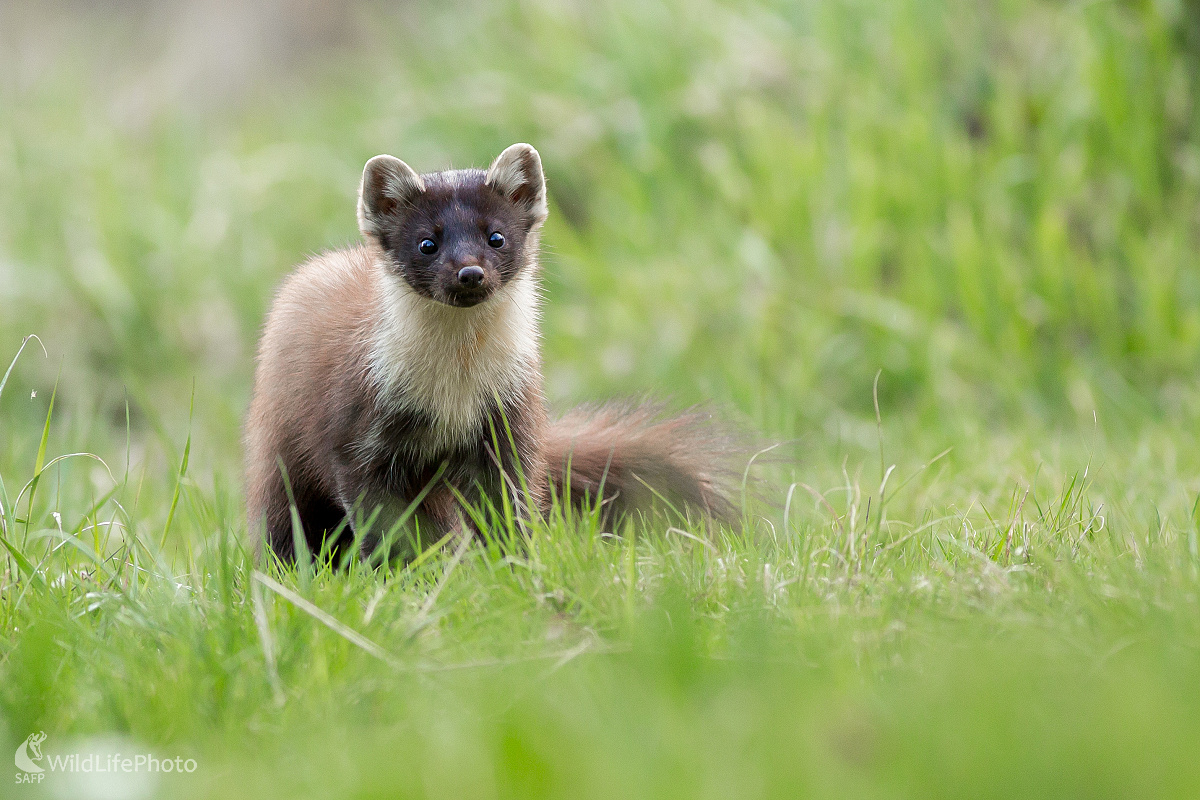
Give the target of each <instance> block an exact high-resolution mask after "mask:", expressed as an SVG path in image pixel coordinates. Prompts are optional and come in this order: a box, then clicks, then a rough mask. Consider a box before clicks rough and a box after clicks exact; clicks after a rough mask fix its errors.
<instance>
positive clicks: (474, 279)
mask: <svg viewBox="0 0 1200 800" xmlns="http://www.w3.org/2000/svg"><path fill="white" fill-rule="evenodd" d="M458 282H459V283H460V284H461V285H462V286H463V287H464V288H467V289H478V288H479V286H480V285H481V284H482V283H483V267H479V266H476V265H475V264H471V265H470V266H468V267H463V268H462V269H460V270H459V271H458Z"/></svg>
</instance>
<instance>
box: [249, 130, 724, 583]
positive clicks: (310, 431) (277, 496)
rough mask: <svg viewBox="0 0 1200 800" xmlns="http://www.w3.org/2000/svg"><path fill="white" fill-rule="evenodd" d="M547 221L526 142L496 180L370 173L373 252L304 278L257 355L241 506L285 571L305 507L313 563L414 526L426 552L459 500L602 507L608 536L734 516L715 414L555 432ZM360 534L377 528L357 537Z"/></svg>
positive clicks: (505, 157) (611, 416)
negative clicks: (400, 526)
mask: <svg viewBox="0 0 1200 800" xmlns="http://www.w3.org/2000/svg"><path fill="white" fill-rule="evenodd" d="M547 210H548V208H547V201H546V184H545V179H544V177H543V174H542V162H541V158H540V156H539V155H538V152H537V151H536V150H535V149H534V148H533V147H531V146H530V145H528V144H514V145H513V146H511V147H509V148H508V149H506V150H505V151H504V152H503V153H501V154H500V156H499V157H498V158H497V159H496V160H495V161H494V162H493V163H492V165H491V166H490V167H489V168H488V169H487V170H486V171H485V170H480V169H462V170H449V171H444V172H434V173H429V174H423V175H418V174H417V173H416V172H415V171H413V169H412V168H411V167H409V166H408V165H407V164H405V163H404V162H403V161H400V160H399V159H397V158H394V157H392V156H388V155H380V156H376V157H375V158H372V159H371V160H370V161H368V162H367V164H366V168H365V169H364V170H363V176H362V183H361V186H360V190H359V201H358V224H359V230H360V231H361V232H362V235H363V239H364V242H363V244H362V245H360V246H356V247H352V248H350V249H346V250H339V251H336V252H331V253H325V254H323V255H319V256H317V257H315V258H312V259H311V260H309V261H307V262H306V263H304V264H302V265H301V266H300V267H299V268H297V269H296V270H295V272H293V273H292V274H291V275H290V276H289V277H288V278H287V280H286V281H285V282H284V284H283V286H282V288H281V289H280V290H279V292H278V294H277V296H276V297H275V301H274V305H273V307H272V308H271V311H270V313H269V314H268V316H267V321H266V326H265V330H264V332H263V336H262V341H261V343H260V345H259V351H258V367H257V372H256V375H255V382H254V398H253V401H252V403H251V406H250V412H249V416H248V419H247V422H246V454H247V506H248V509H247V510H248V518H249V524H250V530H251V533H252V535H255V536H258V537H262V538H261V542H263V543H265V544H266V545H267V546H268V547H269V548H270V549H271V550H272V551H273V552H274V553H275V554H276V555H277V556H278V557H279V558H280V559H281V560H283V561H290V560H292V559H294V558H295V557H296V552H295V546H294V538H293V537H294V535H296V533H295V532H294V530H293V527H294V525H293V519H292V510H293V508H294V510H295V512H296V514H297V516H298V521H299V523H300V529H302V534H303V537H304V540H305V541H306V543H307V545H308V548H309V549H310V551H312V552H314V553H321V552H325V553H331V554H335V555H336V554H338V553H341V552H342V551H343V550H344V549H345V548H347V547H348V546H349V545H350V544H351V543H356V542H357V543H358V547H359V549H360V551H361V553H362V554H363V555H370V554H371V553H372V551H373V549H374V548H376V547H377V546H378V544H379V536H380V534H381V533H383V532H385V531H387V530H388V529H389V526H390V525H392V524H393V523H394V522H396V521H398V520H401V519H406V518H407V519H409V520H411V521H410V522H409V523H406V524H408V525H410V526H411V525H412V523H413V522H415V523H416V527H417V528H418V529H419V530H420V532H421V537H420V538H421V540H422V541H425V542H428V541H430V539H429V535H430V534H433V535H435V536H437V537H438V538H441V537H442V536H444V535H445V534H447V533H450V532H453V531H455V530H456V529H458V530H462V531H463V532H464V533H467V532H469V531H470V530H471V529H472V524H471V522H470V520H471V517H470V516H469V515H468V514H466V513H464V509H463V508H462V506H461V503H462V502H463V501H464V500H465V501H467V502H468V503H472V504H479V503H480V502H481V501H484V502H488V501H490V502H492V503H495V504H496V505H497V507H500V504H501V500H502V499H503V498H502V497H501V495H502V493H506V494H507V495H508V500H509V501H511V502H512V503H513V507H515V508H516V509H517V510H518V513H519V514H521V515H523V516H524V518H526V519H528V515H529V514H536V513H541V512H545V511H546V510H547V509H548V508H549V507H550V505H551V502H552V496H553V493H555V492H559V493H561V495H562V497H561V499H562V500H564V501H565V502H569V503H572V504H574V505H575V506H576V507H580V506H584V505H586V504H590V503H599V504H600V507H601V508H602V509H603V510H604V514H605V518H606V519H607V520H609V521H611V520H615V519H618V518H620V517H621V516H622V515H625V514H628V513H630V512H634V511H641V510H645V509H647V508H648V507H649V506H650V505H651V504H652V502H653V501H654V499H655V497H656V496H659V497H662V498H665V499H667V500H668V501H669V502H670V503H672V504H674V503H678V504H680V506H679V507H689V508H692V509H694V510H697V511H699V512H701V513H703V514H706V515H709V516H710V517H716V518H718V519H724V520H729V519H731V518H732V516H733V512H734V501H733V499H732V498H733V493H732V492H731V491H730V486H731V485H732V484H731V482H730V477H731V474H732V473H731V472H730V471H729V470H728V469H727V465H728V463H729V455H730V449H729V448H728V446H727V445H726V441H727V439H726V438H725V436H724V435H722V434H721V433H720V432H719V431H718V430H717V429H716V428H715V427H714V425H713V424H712V421H711V420H710V419H709V415H708V414H706V413H703V412H698V411H692V412H689V413H685V414H683V415H679V416H675V417H668V416H665V415H663V414H662V413H660V407H659V406H656V405H653V404H623V405H622V404H608V405H600V406H595V407H591V408H584V409H579V410H576V411H574V412H572V413H569V414H568V415H567V416H565V417H563V418H562V419H559V420H556V421H550V420H549V419H548V417H547V412H546V407H545V406H546V404H545V400H544V398H543V394H542V372H541V354H540V350H539V317H540V306H541V290H540V286H539V275H538V243H539V237H540V231H541V227H542V223H543V222H545V220H546V215H547ZM568 487H569V491H568ZM601 495H603V496H601ZM414 501H419V502H417V503H416V504H415V506H414V505H413V504H414ZM410 506H413V509H411V510H410ZM589 507H591V508H595V506H589ZM406 515H407V516H406ZM366 520H372V524H371V525H370V532H369V533H368V532H365V531H360V530H357V529H358V528H359V527H366V526H365V525H364V521H366ZM334 534H336V537H337V538H336V541H332V540H331V541H326V540H327V538H329V537H332V536H333V535H334ZM356 534H357V535H356ZM435 540H436V539H435Z"/></svg>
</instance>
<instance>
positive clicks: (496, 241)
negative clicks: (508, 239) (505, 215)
mask: <svg viewBox="0 0 1200 800" xmlns="http://www.w3.org/2000/svg"><path fill="white" fill-rule="evenodd" d="M488 244H490V245H491V246H492V247H496V248H500V247H504V234H503V233H501V232H500V231H496V232H495V233H493V234H492V235H491V236H489V237H488Z"/></svg>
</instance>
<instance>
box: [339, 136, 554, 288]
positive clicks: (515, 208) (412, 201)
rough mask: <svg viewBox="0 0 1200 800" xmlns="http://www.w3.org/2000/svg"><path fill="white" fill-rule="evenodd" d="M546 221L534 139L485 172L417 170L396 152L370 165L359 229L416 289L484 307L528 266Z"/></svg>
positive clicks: (515, 147)
mask: <svg viewBox="0 0 1200 800" xmlns="http://www.w3.org/2000/svg"><path fill="white" fill-rule="evenodd" d="M545 220H546V182H545V179H544V178H543V177H542V159H541V157H540V156H538V152H537V150H534V149H533V148H532V147H530V146H529V145H527V144H514V145H513V146H512V147H509V148H508V149H507V150H505V151H504V152H503V153H501V154H500V156H499V158H497V159H496V160H495V161H494V162H492V165H491V166H490V167H488V169H487V171H486V172H485V171H483V170H481V169H462V170H449V171H447V172H431V173H428V174H425V175H418V174H417V173H416V172H414V171H413V169H412V167H410V166H408V165H407V164H405V163H404V162H403V161H401V160H400V159H398V158H393V157H392V156H375V157H374V158H372V159H371V160H370V161H368V162H367V166H366V169H364V170H363V178H362V186H361V188H360V190H359V196H358V227H359V230H361V231H362V233H363V236H365V237H366V238H367V239H368V240H373V241H375V242H376V243H377V244H378V245H379V246H380V247H381V248H382V249H383V252H384V253H385V254H386V256H387V258H388V266H389V267H390V268H391V269H392V270H394V271H395V272H396V273H397V274H399V275H400V276H401V277H403V279H404V280H405V281H406V282H407V283H408V285H409V286H410V287H412V289H413V291H415V292H417V293H418V294H420V295H423V296H425V297H428V298H430V299H432V300H436V301H438V302H440V303H445V304H447V305H451V306H458V307H460V308H467V307H470V306H475V305H478V304H480V303H482V302H484V301H485V300H487V299H488V298H489V297H491V296H492V295H493V294H495V292H496V291H497V290H498V289H500V288H501V287H502V286H504V285H505V284H506V283H508V282H509V281H511V280H512V279H513V278H515V277H516V276H517V275H519V274H520V273H521V272H522V271H523V270H524V269H526V268H527V267H529V265H530V264H532V263H533V262H534V261H535V259H536V255H537V253H536V251H537V244H538V229H539V228H540V227H541V224H542V223H543V222H544V221H545Z"/></svg>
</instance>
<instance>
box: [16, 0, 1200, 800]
mask: <svg viewBox="0 0 1200 800" xmlns="http://www.w3.org/2000/svg"><path fill="white" fill-rule="evenodd" d="M515 141H528V142H531V143H532V144H534V145H535V146H536V147H537V148H538V150H539V151H540V153H541V155H542V158H543V161H544V165H545V169H546V175H547V181H548V185H549V191H550V207H551V214H550V219H549V221H548V223H547V226H546V231H545V235H544V254H543V272H544V277H545V288H546V307H545V320H544V331H543V332H544V350H545V361H546V364H545V373H546V381H547V393H548V396H549V398H550V401H551V403H552V405H553V406H554V407H555V408H556V409H565V408H568V407H570V406H571V405H573V404H575V403H578V402H582V401H588V400H596V399H603V398H607V397H613V396H630V395H634V396H638V395H644V394H651V395H657V396H665V397H669V398H671V399H672V400H673V402H675V403H676V404H678V405H685V404H690V403H694V402H700V401H711V402H713V403H714V404H715V405H716V406H717V407H718V408H721V409H723V410H724V411H723V413H725V414H727V415H728V416H729V417H730V418H732V419H733V420H735V421H737V422H738V423H739V424H741V425H743V426H745V427H746V428H747V429H749V430H752V431H755V432H757V434H758V435H760V437H761V438H762V440H763V441H764V442H772V441H775V442H788V445H787V447H785V448H780V449H779V450H778V451H776V452H775V453H774V455H775V456H778V457H777V458H776V459H775V460H774V462H773V463H772V464H770V465H768V467H767V468H766V469H765V470H764V471H763V472H762V475H761V476H760V477H761V482H760V484H759V491H760V493H761V494H762V495H763V496H764V497H765V498H766V499H767V500H768V501H769V502H768V503H766V504H763V506H762V507H761V508H760V507H758V506H755V507H754V508H753V509H752V511H753V514H752V515H750V516H749V518H748V519H747V525H746V529H745V530H739V531H721V532H711V531H710V532H708V534H709V535H708V536H705V531H702V530H696V531H692V532H683V533H682V534H681V532H680V531H679V530H678V529H672V530H671V531H662V530H648V531H643V532H641V534H644V535H638V536H636V537H635V536H632V535H630V536H627V537H624V538H616V539H614V538H613V537H612V536H610V535H609V534H607V533H606V532H604V531H599V530H597V529H596V528H595V526H594V525H593V526H592V527H591V528H589V527H588V526H587V524H582V525H575V524H573V523H570V522H563V521H562V520H554V521H552V522H551V523H550V524H548V525H547V527H546V528H545V529H539V531H538V532H537V535H536V536H534V537H533V539H532V541H530V542H527V543H526V544H525V546H524V549H518V550H517V551H516V552H515V553H514V552H513V551H512V550H511V549H505V548H504V547H501V546H499V545H497V544H496V542H495V541H493V540H488V541H487V543H486V544H485V545H484V546H481V547H478V548H472V549H471V550H470V552H469V553H467V554H466V555H465V556H464V557H462V559H461V561H460V560H458V557H457V556H453V555H452V554H450V553H436V554H431V555H430V557H429V559H428V560H427V561H425V562H424V563H423V564H422V565H421V566H420V567H419V568H411V569H397V570H396V571H394V572H392V573H388V572H379V573H371V572H359V571H354V570H351V572H350V574H335V575H329V574H319V575H315V576H314V575H309V574H307V573H305V572H304V571H303V570H300V571H291V572H289V571H286V570H285V571H275V572H270V570H268V571H269V572H270V574H271V575H273V576H274V578H273V579H275V580H278V581H279V582H280V585H283V586H285V587H286V589H287V590H288V591H293V592H294V593H296V594H297V595H299V596H301V597H302V599H306V600H307V601H308V602H311V603H312V604H314V605H316V606H317V607H318V608H319V609H321V610H323V611H324V612H325V613H328V614H330V615H332V616H333V617H335V618H336V620H338V621H340V622H341V623H342V624H343V625H345V626H348V627H349V628H351V629H353V630H355V631H361V632H362V634H363V635H364V636H367V637H368V638H370V639H371V641H373V642H376V643H378V645H379V646H380V647H382V648H383V649H384V650H385V651H386V652H387V653H388V654H389V655H390V657H394V658H395V659H396V661H397V662H398V663H399V666H397V664H395V663H384V662H381V661H380V660H379V659H377V658H374V657H372V656H371V655H369V654H365V653H364V651H363V650H362V648H360V647H358V646H356V645H355V644H354V643H352V642H350V641H349V640H347V639H346V638H345V637H344V636H340V635H338V634H337V633H335V632H331V629H330V628H329V627H328V626H327V625H326V623H325V622H322V621H320V620H319V619H318V617H316V616H313V615H312V614H311V613H309V612H308V611H304V610H303V609H302V608H301V606H298V605H296V603H294V602H293V601H292V600H288V599H286V596H285V595H283V594H280V593H278V592H276V591H275V590H273V589H272V590H269V591H268V590H266V589H262V588H261V586H260V585H259V584H257V583H255V582H254V581H255V580H256V579H254V578H253V577H252V574H253V573H252V570H253V569H254V563H253V562H252V560H251V558H250V557H249V555H248V554H247V553H246V552H244V550H242V549H240V548H241V547H242V546H244V545H245V525H244V522H243V519H242V509H241V500H240V491H241V489H240V480H241V478H240V470H241V466H240V461H241V453H240V443H239V440H240V426H241V418H242V415H243V413H244V411H245V408H246V406H247V403H248V400H249V387H250V380H251V376H252V371H253V357H254V347H255V341H256V338H257V334H258V331H259V327H260V325H261V321H262V319H263V315H264V313H265V311H266V309H267V306H268V304H269V302H270V298H271V295H272V292H273V290H274V287H275V286H277V285H278V283H279V281H280V280H281V279H282V277H283V276H284V275H285V274H286V273H287V272H288V270H290V269H291V268H292V266H293V265H295V264H296V263H297V262H299V261H301V260H303V259H304V258H305V257H306V256H307V255H309V254H311V253H314V252H318V251H321V250H323V249H328V248H336V247H340V246H343V245H345V244H347V243H350V242H354V241H356V240H357V236H358V234H357V230H356V225H355V218H354V204H355V194H356V191H357V187H358V179H359V176H360V174H361V169H362V165H363V163H364V162H365V161H366V159H367V158H369V157H370V156H373V155H375V154H377V153H381V152H388V153H392V154H394V155H396V156H398V157H400V158H402V159H404V160H405V161H407V162H408V163H410V164H411V165H413V166H414V167H415V168H417V169H418V170H435V169H442V168H446V167H450V166H454V167H461V166H466V165H477V166H483V165H486V164H487V163H488V162H489V161H490V160H491V159H492V158H493V157H494V156H495V155H496V154H498V153H499V152H500V151H501V150H502V149H503V148H504V147H505V146H507V145H508V144H511V143H513V142H515ZM1198 253H1200V2H1195V0H1187V1H1186V2H1185V1H1184V0H1174V1H1173V0H1157V1H1155V2H1151V1H1149V0H1147V1H1145V2H1135V1H1134V0H1124V1H1121V2H1118V1H1116V0H1113V1H1109V2H1093V1H1089V2H1083V1H1077V2H1072V1H1069V0H1061V1H1058V2H1034V0H995V1H994V2H985V1H984V0H979V2H954V1H953V0H946V1H945V2H939V1H938V0H873V1H871V2H867V1H866V0H825V1H824V2H817V1H816V0H811V1H810V0H797V2H771V1H769V0H763V1H761V2H751V1H747V2H728V3H726V2H709V1H708V0H675V1H674V2H672V1H670V0H668V1H667V2H657V1H654V0H614V2H584V1H583V0H580V1H579V2H567V1H565V0H553V1H552V0H500V1H499V2H489V3H482V2H479V3H469V2H468V3H433V2H421V1H419V0H417V1H414V2H410V3H399V4H391V5H387V4H382V3H380V4H354V5H343V4H334V3H323V2H318V0H272V1H271V2H261V3H252V4H244V3H236V2H232V1H225V0H222V1H221V2H211V3H201V2H186V1H180V2H162V3H151V2H105V3H86V2H75V3H70V2H57V3H48V4H35V3H20V2H10V3H7V4H2V3H0V359H3V363H2V364H0V366H3V365H6V364H7V362H8V359H9V358H10V357H11V356H12V355H14V354H15V353H16V352H17V349H18V348H19V347H20V344H21V341H22V338H23V337H24V336H25V335H27V334H31V333H33V334H37V335H38V336H39V337H40V341H41V343H42V345H44V349H45V355H43V351H42V348H40V347H38V346H37V344H36V343H32V342H31V343H30V345H29V347H27V348H26V350H25V352H24V354H23V355H22V357H21V359H20V360H19V361H18V362H17V364H16V366H15V367H14V369H13V372H12V375H11V377H10V379H9V382H8V384H7V386H6V387H5V388H4V391H3V394H2V395H0V478H2V480H0V524H3V526H4V528H3V530H4V534H5V541H6V542H8V543H10V544H11V545H12V550H13V551H16V555H12V554H11V552H10V556H11V557H10V556H5V557H4V563H5V564H6V565H7V566H6V570H7V571H6V572H4V573H3V580H4V582H3V585H2V586H0V745H4V746H7V744H6V743H8V742H10V741H11V743H13V745H14V746H15V744H16V743H19V742H20V741H21V739H22V737H24V736H25V735H26V734H27V733H28V732H30V731H33V730H37V729H45V730H46V731H47V732H48V733H50V734H51V736H52V738H51V739H50V740H49V742H48V744H47V747H48V748H49V749H50V750H51V751H55V752H57V751H59V750H61V749H62V748H63V747H65V746H66V745H64V744H63V740H64V739H65V738H66V737H67V736H68V735H71V736H93V735H106V736H107V735H119V736H123V737H128V740H132V741H133V742H136V743H140V745H145V746H147V747H149V746H153V747H155V748H157V750H156V751H157V752H165V753H168V754H172V755H173V754H175V753H177V752H178V753H186V754H190V755H193V756H194V757H196V758H197V759H198V760H200V762H201V764H202V766H203V771H202V773H201V774H200V776H199V777H198V778H197V779H196V780H195V781H187V780H183V779H180V780H178V781H175V782H170V781H168V782H166V783H164V784H163V786H164V787H165V788H163V792H164V793H165V794H166V795H169V796H182V797H202V796H204V797H209V796H211V797H227V796H232V793H236V792H242V791H247V790H246V789H245V787H246V786H247V785H249V786H250V787H251V788H250V791H253V792H254V793H255V794H256V795H257V796H261V797H272V796H281V797H297V796H314V797H332V796H354V797H391V796H398V795H399V796H412V797H426V796H429V797H435V796H436V797H466V796H481V797H587V796H595V797H689V798H691V797H714V798H715V797H722V798H725V797H796V796H829V797H845V796H856V797H961V796H979V797H984V796H987V797H1032V796H1045V797H1088V798H1092V797H1134V796H1144V797H1164V796H1180V797H1188V796H1192V797H1194V796H1196V795H1197V794H1200V788H1198V787H1200V775H1198V774H1197V763H1200V762H1197V761H1196V759H1195V753H1196V752H1197V749H1196V748H1197V746H1198V743H1200V721H1198V720H1200V717H1198V716H1197V714H1196V710H1197V709H1198V708H1200V681H1198V680H1197V677H1198V676H1200V603H1198V602H1197V597H1200V545H1198V544H1197V542H1198V540H1200V383H1198V381H1197V376H1198V367H1200V256H1198ZM56 385H57V390H55V386H56ZM52 396H53V397H54V413H53V416H52V418H51V420H50V422H49V424H48V425H46V427H43V426H44V423H45V422H46V418H47V412H48V410H49V408H50V402H51V397H52ZM189 420H190V421H189ZM43 431H44V435H43ZM40 448H47V449H46V451H45V452H44V453H43V454H41V455H39V449H40ZM83 450H87V451H90V452H92V453H94V454H96V455H98V456H100V457H101V458H103V459H104V460H105V462H106V464H107V468H106V467H104V466H101V465H99V464H98V463H96V462H94V461H92V460H90V459H85V458H78V459H71V460H68V461H63V462H58V463H56V464H55V465H54V466H53V468H52V469H51V468H46V470H45V472H44V474H43V472H42V469H43V467H44V466H45V464H46V460H47V459H48V458H50V457H52V456H54V455H55V454H60V453H66V452H71V451H83ZM939 454H941V455H940V456H939ZM181 465H182V466H183V467H185V468H181ZM31 467H33V469H32V470H31ZM35 476H36V477H38V478H39V479H40V480H41V484H40V488H39V486H37V485H34V486H33V489H34V490H36V492H35V491H33V490H29V491H27V492H26V493H24V494H23V496H22V497H18V494H19V493H20V492H21V487H22V486H26V487H27V489H28V488H29V487H28V484H27V481H30V482H31V479H32V478H34V477H35ZM889 481H890V482H889ZM35 494H36V498H35V497H34V495H35ZM98 520H108V522H98ZM102 526H107V527H102ZM101 530H102V531H103V535H101V533H100V531H101ZM510 533H511V532H510ZM18 534H20V535H18ZM18 539H19V542H18ZM63 544H72V545H74V547H65V546H62V545H63ZM18 556H21V557H23V558H25V559H27V560H28V562H29V563H32V564H34V565H37V570H33V569H25V568H24V567H23V566H22V562H21V559H20V558H19V557H18ZM38 575H41V576H42V577H41V578H39V577H38ZM47 579H48V580H47ZM39 581H40V582H39ZM256 591H261V593H262V596H261V597H258V599H255V592H256ZM264 597H265V599H263V598H264ZM264 631H265V632H266V633H265V634H264ZM272 637H273V638H272ZM272 654H273V655H272ZM272 659H273V660H272ZM140 745H139V746H140ZM131 746H134V745H132V744H126V747H127V749H128V747H131ZM56 748H57V749H56ZM0 752H7V751H6V750H4V748H3V747H0ZM0 785H4V781H0ZM26 788H28V787H18V792H21V791H25V789H26ZM76 789H77V790H78V791H77V792H76V793H75V794H73V795H72V794H71V793H70V791H67V790H63V791H62V792H60V796H75V797H84V796H95V797H99V796H106V797H115V796H121V797H131V798H132V797H140V796H144V795H139V794H137V793H136V792H134V791H133V790H129V791H127V792H126V793H125V794H116V795H114V794H109V795H102V794H96V791H98V790H97V789H96V786H90V788H89V787H82V788H80V787H76ZM85 789H86V791H85ZM126 789H128V787H126ZM0 791H2V790H0ZM29 791H30V792H33V791H34V790H29ZM71 791H75V790H71ZM88 791H90V792H92V794H88V793H87V792H88ZM63 792H66V794H63ZM23 796H32V795H31V794H26V795H23Z"/></svg>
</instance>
